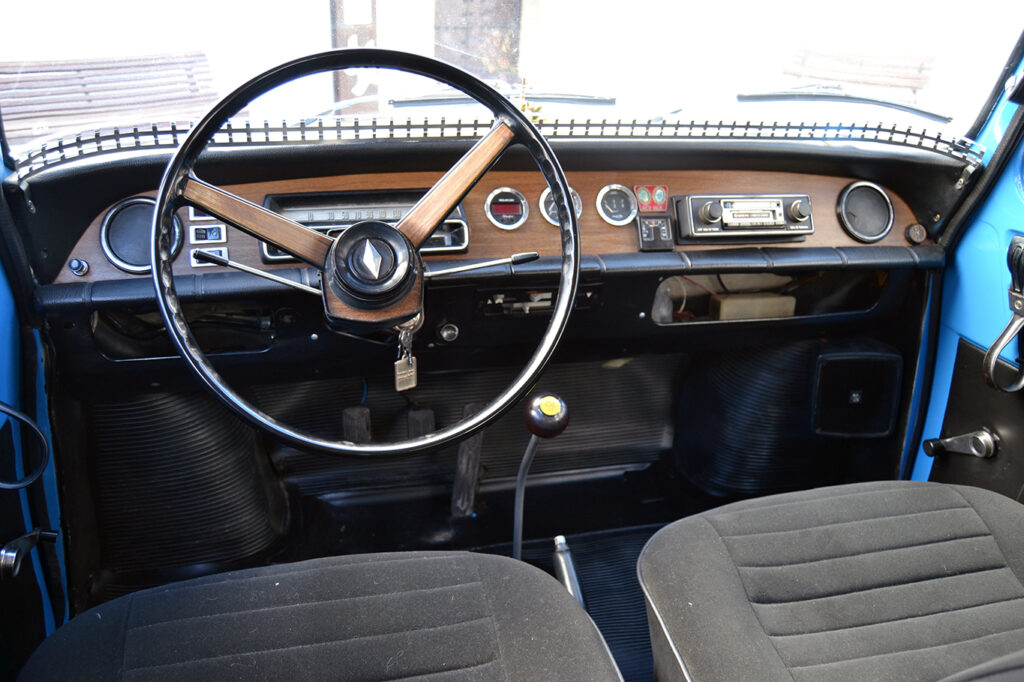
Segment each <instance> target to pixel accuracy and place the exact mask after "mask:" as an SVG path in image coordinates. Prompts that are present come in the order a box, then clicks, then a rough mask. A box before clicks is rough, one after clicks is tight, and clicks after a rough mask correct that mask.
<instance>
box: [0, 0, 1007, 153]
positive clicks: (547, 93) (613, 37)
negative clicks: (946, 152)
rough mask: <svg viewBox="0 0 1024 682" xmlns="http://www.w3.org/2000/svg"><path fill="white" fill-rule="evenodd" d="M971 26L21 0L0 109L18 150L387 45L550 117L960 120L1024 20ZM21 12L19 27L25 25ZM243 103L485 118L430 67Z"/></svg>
mask: <svg viewBox="0 0 1024 682" xmlns="http://www.w3.org/2000/svg"><path fill="white" fill-rule="evenodd" d="M970 9H971V12H972V13H973V14H974V15H976V16H986V17H1000V20H999V21H987V22H985V24H984V26H985V28H984V34H983V35H974V39H973V40H971V41H970V43H969V44H965V42H964V41H963V40H961V39H959V37H958V35H959V32H960V31H962V30H963V29H962V27H960V26H958V25H955V24H954V23H951V20H950V17H951V16H953V14H951V13H952V12H953V11H954V8H953V7H950V8H947V9H943V8H941V7H938V6H936V5H935V4H929V5H928V6H927V7H921V6H919V5H918V4H917V3H893V2H859V3H855V4H848V5H844V6H843V7H842V8H841V9H840V8H839V6H833V5H830V4H828V3H824V4H822V3H804V2H801V3H796V2H771V3H769V2H763V3H756V4H755V3H743V4H742V5H735V6H730V5H729V4H728V3H720V2H719V3H684V2H678V1H677V0H667V1H664V2H655V1H650V0H634V1H633V2H628V3H620V4H611V3H601V2H593V0H571V1H570V0H417V1H416V2H408V1H406V0H289V2H287V3H284V4H281V3H274V4H270V3H265V4H264V3H259V2H249V3H218V2H210V0H177V1H176V2H175V3H173V5H172V6H170V8H169V9H165V8H163V7H162V8H161V10H160V11H159V12H158V13H154V12H153V11H151V10H150V9H146V8H143V7H142V6H140V5H137V4H128V3H124V2H121V1H116V0H90V2H80V1H75V2H70V1H67V2H64V1H60V2H58V1H49V2H48V1H45V0H37V1H36V2H31V3H30V2H18V3H6V4H5V6H4V8H3V10H2V13H3V17H4V25H5V26H6V27H8V29H9V30H7V31H5V32H4V36H3V38H2V40H0V111H2V113H3V118H4V123H5V128H6V131H7V136H8V139H9V141H10V142H11V145H12V147H13V149H14V151H15V154H16V155H17V154H18V153H19V150H20V151H25V150H28V149H31V148H34V147H38V146H39V145H41V144H42V143H43V142H46V141H47V140H52V139H54V138H57V137H61V136H69V135H75V134H78V133H82V132H86V131H91V130H95V129H101V128H104V127H110V126H139V125H141V126H145V125H148V124H156V123H168V122H176V123H179V124H184V123H187V122H189V121H195V120H197V119H198V118H199V117H201V116H202V115H203V114H204V113H205V112H206V110H207V109H208V108H209V107H210V106H211V105H212V104H213V103H214V102H216V101H217V100H218V99H219V98H220V97H223V96H224V95H226V94H227V93H228V92H230V91H231V90H232V89H233V88H234V87H236V86H237V85H239V84H240V83H242V82H243V81H245V80H248V79H249V78H251V77H253V76H254V75H256V74H257V73H259V72H261V71H262V70H265V69H267V68H269V67H271V66H273V65H275V64H278V63H280V62H283V61H286V60H288V59H292V58H294V57H298V56H301V55H303V54H308V53H312V52H317V51H322V50H327V49H330V48H334V47H356V46H360V47H385V48H392V49H398V50H405V51H410V52H416V53H419V54H424V55H427V56H431V57H436V58H439V59H442V60H445V61H448V62H451V63H454V64H456V65H458V66H460V67H462V68H464V69H466V70H468V71H470V72H471V73H473V74H474V75H476V76H478V77H480V78H482V79H484V80H485V81H487V82H488V83H490V84H491V85H493V86H495V87H496V88H498V89H499V90H500V91H502V92H503V93H505V94H506V95H507V96H509V97H510V98H511V99H513V100H514V101H516V102H517V104H518V105H519V106H520V108H521V109H523V110H524V111H527V112H529V114H530V115H531V116H532V117H533V118H534V120H538V121H540V120H543V121H552V120H555V119H558V120H570V119H574V120H578V121H586V120H592V121H595V122H597V121H605V120H607V121H618V120H623V121H634V120H636V121H655V122H658V121H671V120H682V121H701V122H703V121H713V122H714V121H725V122H729V121H777V122H784V121H789V122H805V123H811V122H816V123H828V122H831V123H836V122H851V123H852V122H857V123H861V122H863V123H870V124H873V125H875V124H890V123H891V124H894V125H900V126H901V127H906V126H912V127H914V128H918V129H920V128H925V129H928V130H929V131H935V130H943V131H948V132H949V133H950V134H952V135H962V134H964V133H965V132H966V131H967V130H968V128H969V127H970V126H971V124H972V122H973V121H974V119H975V117H976V116H977V114H978V112H979V110H980V108H981V107H982V106H983V105H984V103H985V101H986V99H987V97H988V95H989V92H990V91H991V88H992V86H993V84H994V83H995V81H996V79H997V78H998V77H999V74H1000V70H1001V68H1002V67H1003V65H1004V63H1005V61H1006V59H1007V57H1008V55H1009V54H1010V52H1011V50H1012V48H1013V45H1014V44H1015V42H1016V41H1017V39H1018V37H1019V36H1020V34H1021V30H1022V27H1024V14H1022V13H1020V12H1009V13H1008V12H1006V11H1005V10H1006V9H1007V3H1006V2H1005V0H979V1H978V2H975V3H972V5H971V8H970ZM10 29H16V30H10ZM240 115H241V116H242V117H243V118H246V119H249V120H252V121H255V122H263V121H270V122H273V123H274V124H280V123H282V122H283V123H284V124H285V125H294V124H299V125H306V124H309V123H311V122H315V121H318V120H323V119H336V118H344V119H351V118H355V117H358V118H365V119H373V118H376V119H384V120H402V121H406V120H408V119H413V120H423V119H424V118H434V119H436V118H438V117H442V116H444V117H447V119H448V120H474V119H479V120H483V119H486V118H487V117H488V115H489V114H488V112H486V111H485V110H483V109H482V108H481V107H479V106H476V105H473V104H471V103H467V102H466V101H465V99H464V98H463V97H461V96H460V94H459V93H456V92H454V91H451V90H449V89H446V88H444V87H442V86H440V85H439V84H437V83H434V82H431V81H426V80H425V79H422V78H418V77H411V76H405V75H402V74H394V73H390V72H381V71H377V70H361V71H358V72H346V73H339V74H323V75H318V76H312V77H307V78H305V79H303V80H302V81H300V82H296V83H292V84H289V85H287V86H283V87H282V88H280V89H279V90H278V91H275V92H272V93H268V94H267V95H265V96H263V97H261V98H260V99H259V100H257V101H255V102H253V103H251V104H250V105H249V106H248V107H247V108H246V109H245V110H244V111H243V112H241V114H240Z"/></svg>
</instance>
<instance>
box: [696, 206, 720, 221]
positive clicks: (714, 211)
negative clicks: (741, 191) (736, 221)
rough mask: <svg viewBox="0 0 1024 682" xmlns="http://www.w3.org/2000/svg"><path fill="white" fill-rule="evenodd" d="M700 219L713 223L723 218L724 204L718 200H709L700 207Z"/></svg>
mask: <svg viewBox="0 0 1024 682" xmlns="http://www.w3.org/2000/svg"><path fill="white" fill-rule="evenodd" d="M698 214H699V215H700V219H701V220H703V221H704V222H705V223H707V224H709V225H711V224H714V223H717V222H718V221H719V220H721V219H722V205H721V204H720V203H718V202H717V201H709V202H707V203H705V204H704V205H703V206H701V207H700V211H699V212H698Z"/></svg>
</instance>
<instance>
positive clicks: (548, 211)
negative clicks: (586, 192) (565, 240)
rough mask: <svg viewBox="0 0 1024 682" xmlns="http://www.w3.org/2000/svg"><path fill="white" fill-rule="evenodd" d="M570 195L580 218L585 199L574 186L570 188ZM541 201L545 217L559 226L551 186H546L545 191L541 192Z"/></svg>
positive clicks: (541, 209)
mask: <svg viewBox="0 0 1024 682" xmlns="http://www.w3.org/2000/svg"><path fill="white" fill-rule="evenodd" d="M569 196H571V197H572V210H573V211H575V212H576V217H577V218H579V217H580V214H581V213H583V200H582V199H580V195H579V194H578V193H577V192H576V190H574V189H573V188H572V187H570V188H569ZM539 203H540V213H541V215H543V216H544V219H545V220H547V221H548V222H549V223H551V224H552V225H554V226H555V227H558V226H559V223H558V211H557V210H556V209H555V200H554V199H553V198H552V197H551V188H550V187H545V188H544V191H543V192H541V194H540V202H539Z"/></svg>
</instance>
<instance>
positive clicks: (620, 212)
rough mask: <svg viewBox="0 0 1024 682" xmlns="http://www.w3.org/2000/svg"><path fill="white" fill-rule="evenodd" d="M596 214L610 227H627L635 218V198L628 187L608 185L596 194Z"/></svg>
mask: <svg viewBox="0 0 1024 682" xmlns="http://www.w3.org/2000/svg"><path fill="white" fill-rule="evenodd" d="M597 212H598V213H599V214H600V215H601V217H602V218H604V221H605V222H606V223H608V224H610V225H615V226H621V225H628V224H629V223H631V222H633V219H634V218H636V213H637V204H636V197H635V196H633V193H632V192H631V191H629V188H628V187H623V186H622V185H608V186H606V187H603V188H602V189H601V191H600V192H598V193H597Z"/></svg>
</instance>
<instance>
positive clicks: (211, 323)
mask: <svg viewBox="0 0 1024 682" xmlns="http://www.w3.org/2000/svg"><path fill="white" fill-rule="evenodd" d="M308 4H309V6H313V5H314V2H313V0H309V2H308ZM315 4H316V5H317V6H318V7H319V6H320V5H323V6H324V7H323V8H322V9H324V10H325V11H326V6H327V5H328V4H329V5H330V11H331V22H330V25H331V27H332V33H331V36H330V44H329V45H326V47H324V46H321V45H320V43H319V42H314V41H310V44H311V45H313V46H314V48H313V49H306V50H303V51H301V52H294V53H293V54H291V56H290V58H287V59H278V58H277V57H276V55H277V52H274V51H273V50H272V49H270V48H268V55H267V61H268V62H270V63H268V64H266V68H252V66H251V65H250V66H249V67H248V70H244V71H242V73H245V74H247V75H246V76H245V77H242V78H237V79H235V80H233V81H232V84H231V86H230V87H223V86H221V85H219V81H218V82H217V83H216V87H215V83H214V80H213V78H212V76H211V75H210V71H211V69H212V68H215V67H216V66H217V64H218V62H217V60H216V59H214V58H213V57H208V55H206V54H205V53H203V52H202V51H199V50H196V51H188V50H181V51H177V52H173V53H172V52H164V53H161V54H160V55H155V54H154V53H149V54H148V56H145V57H137V56H136V54H135V52H133V51H132V50H130V49H129V48H128V47H124V48H123V49H124V53H123V54H120V53H119V52H118V49H121V48H118V49H114V48H113V47H111V48H110V49H109V50H108V51H107V52H108V53H107V54H102V53H101V52H102V51H96V52H95V54H94V53H93V52H89V51H82V52H81V54H77V53H76V54H74V55H71V56H69V55H70V52H69V51H59V50H54V51H53V52H52V54H53V55H54V57H53V58H47V59H42V58H39V59H36V58H34V57H33V58H31V59H29V58H27V57H21V56H19V55H17V54H14V53H13V52H12V50H10V49H7V48H6V47H5V45H4V42H5V39H3V38H0V126H2V127H0V142H2V143H3V171H2V173H3V175H2V193H0V329H2V330H3V334H4V336H3V341H2V342H0V366H2V371H0V375H2V377H3V378H2V381H0V413H2V414H0V418H2V420H3V421H0V510H2V514H0V530H2V533H0V544H2V545H3V547H2V549H0V604H2V610H0V612H2V613H3V614H4V615H5V618H3V619H0V678H3V679H22V680H36V679H54V680H57V679H140V680H142V679H144V680H149V679H345V680H397V679H406V678H423V679H427V678H429V679H459V680H462V679H466V680H469V679H473V680H476V679H488V680H489V679H505V680H554V679H566V680H570V679H571V680H605V679H609V680H650V679H658V680H688V681H692V680H696V681H703V680H767V679H770V680H852V679H877V680H911V679H913V680H983V679H984V680H1012V679H1024V532H1022V531H1024V506H1022V503H1024V460H1022V458H1024V431H1022V429H1021V424H1022V423H1024V422H1022V418H1024V403H1022V402H1021V400H1022V398H1021V393H1020V390H1021V388H1024V370H1022V369H1019V368H1022V367H1024V365H1021V360H1020V356H1021V350H1020V341H1019V337H1018V333H1019V332H1020V331H1021V330H1022V329H1024V191H1022V189H1021V188H1022V186H1024V142H1022V139H1024V37H1021V32H1020V28H1021V27H1020V26H1017V25H1014V26H1013V27H1012V28H1013V31H1012V35H1010V34H1011V32H1010V31H1009V29H1007V30H1005V31H1004V32H1005V33H1007V34H1008V35H1010V37H1011V38H1012V41H1010V42H1009V43H1006V44H1002V43H1000V44H999V45H997V46H995V47H992V48H991V49H990V50H989V51H990V52H991V53H992V54H994V55H995V57H993V60H994V61H993V62H992V63H987V64H988V65H987V66H986V67H985V68H984V69H983V68H982V66H981V64H980V61H979V63H978V64H977V65H976V66H975V65H974V62H972V61H971V60H970V59H968V62H969V64H968V65H967V66H964V65H961V67H962V68H963V73H970V78H971V79H973V80H975V81H978V82H980V83H981V85H977V84H975V90H978V91H979V92H981V93H982V96H981V97H980V99H979V101H978V102H977V103H973V104H971V107H973V108H967V105H965V108H966V109H967V110H968V111H969V112H973V113H971V114H970V116H969V118H970V120H965V119H964V118H963V116H962V115H960V114H959V113H958V114H957V116H959V118H955V119H954V118H941V117H940V119H939V120H941V121H945V123H937V122H936V120H935V118H934V117H935V116H936V115H935V114H934V113H932V112H931V111H930V110H929V106H928V102H930V101H931V100H928V98H927V97H924V96H921V97H917V93H918V92H922V93H925V92H928V91H929V90H928V88H931V87H933V85H934V83H936V82H939V83H943V82H945V81H942V79H941V78H940V76H939V75H937V74H940V72H942V69H943V68H946V66H948V63H949V62H947V61H944V57H943V56H941V55H940V56H939V57H935V58H932V57H929V58H928V59H924V58H919V57H914V58H911V57H909V56H907V55H899V54H896V53H895V52H893V53H892V54H890V53H886V52H885V51H884V50H883V51H882V53H883V56H882V57H879V56H877V55H875V56H863V55H862V56H860V57H858V58H857V59H854V58H853V57H851V56H850V55H849V54H846V53H840V51H839V50H833V51H829V50H828V49H827V48H826V47H820V46H819V47H817V48H813V49H812V48H806V49H805V48H801V49H799V50H796V51H795V52H793V55H794V56H793V57H792V60H791V61H790V62H787V64H788V66H787V67H786V68H787V71H786V73H787V77H792V78H799V79H808V78H810V79H818V80H820V81H827V82H833V81H834V82H843V83H845V84H846V85H844V86H843V87H844V88H846V87H847V86H849V84H851V83H853V84H861V85H863V84H865V83H867V84H869V85H873V86H875V90H874V91H872V92H873V93H875V94H872V95H871V96H870V97H868V96H859V95H858V96H856V97H855V96H853V95H850V94H848V90H847V89H839V90H837V89H835V88H832V86H827V87H826V89H825V90H821V89H820V87H819V88H818V89H813V88H812V89H810V90H807V89H805V90H797V91H795V94H794V91H787V92H781V93H780V92H772V91H770V90H769V91H766V93H767V94H749V95H743V96H738V99H737V97H734V96H733V95H734V93H733V90H735V88H734V87H731V86H730V87H731V89H730V90H729V96H730V100H731V101H730V104H736V102H737V101H738V102H740V103H743V102H749V103H750V104H752V105H755V106H756V105H758V104H759V103H763V102H764V101H774V102H781V103H782V104H783V105H784V106H787V107H789V106H792V107H796V108H795V109H793V111H797V112H802V111H807V112H808V113H807V116H808V118H802V117H803V114H802V113H798V114H797V115H796V117H791V118H789V119H788V121H786V122H784V120H783V119H777V120H776V119H771V120H769V119H767V118H765V119H761V118H757V119H750V120H746V119H743V120H740V119H737V120H728V121H726V120H724V119H723V120H721V121H718V120H717V119H715V120H710V119H709V120H704V119H700V118H699V117H697V118H691V114H690V113H685V114H683V115H675V114H674V113H670V111H671V109H670V108H669V107H665V108H661V109H660V112H661V113H658V114H657V115H653V114H651V115H648V116H646V117H645V118H640V119H639V120H638V119H637V118H632V116H628V117H622V116H620V115H618V114H615V115H614V116H613V115H607V117H606V114H605V113H593V111H597V110H596V109H594V110H593V111H592V108H593V107H603V106H605V105H606V104H608V101H610V102H611V103H612V104H614V103H615V100H614V98H604V100H602V99H601V97H598V96H597V95H591V94H587V95H575V94H574V95H571V96H570V95H569V94H566V93H556V92H543V91H538V93H533V92H532V91H529V90H528V87H529V85H528V83H527V79H526V76H523V74H525V73H526V72H527V70H528V65H529V63H530V62H529V52H528V47H529V45H528V43H529V41H530V40H532V38H530V36H531V35H534V34H533V33H531V31H536V30H539V29H535V28H533V26H534V23H533V22H535V21H539V19H538V16H540V15H544V12H545V11H550V12H553V13H556V14H557V12H558V11H560V10H554V9H550V8H549V9H545V8H548V7H549V6H550V5H551V4H552V3H551V2H549V0H521V2H510V3H502V2H496V1H493V0H458V1H457V2H456V0H436V1H435V2H433V3H424V4H425V5H429V6H430V8H429V12H427V16H428V19H429V21H428V24H429V26H428V29H429V32H430V34H431V35H432V36H434V38H435V39H436V41H437V42H436V45H435V44H433V43H432V44H431V45H432V46H431V47H430V49H426V48H422V49H421V48H420V47H416V46H415V45H411V44H410V43H409V42H408V39H406V38H403V39H402V40H397V39H396V40H397V44H396V43H395V42H388V40H387V36H388V35H389V34H388V33H387V31H396V30H397V29H394V28H387V30H385V28H386V27H387V26H389V25H388V24H387V22H388V21H391V19H388V17H390V16H392V15H394V14H395V13H396V12H397V13H398V14H401V12H402V11H408V12H409V13H410V16H411V15H412V14H415V13H417V12H424V11H426V10H423V9H416V10H413V9H411V8H408V7H407V8H405V9H404V10H403V9H402V8H398V9H396V6H397V5H401V3H395V2H391V1H390V0H366V1H365V2H357V1H355V0H330V2H327V1H326V0H324V1H322V2H317V3H315ZM554 4H558V3H554ZM650 5H651V6H652V7H654V6H657V3H650ZM303 6H305V5H303ZM643 6H644V7H645V8H646V7H647V5H643ZM367 8H369V9H367ZM443 8H447V9H445V11H446V12H447V11H452V12H455V9H452V8H456V9H457V12H456V14H453V15H451V16H457V19H451V18H450V16H449V15H448V14H444V13H443V12H442V9H443ZM357 9H358V10H359V11H358V13H359V14H360V15H361V16H362V14H363V13H364V10H365V17H364V18H362V19H359V20H358V21H357V20H356V19H357V17H356V14H357ZM371 10H372V11H371ZM12 11H13V10H12ZM37 11H38V10H37ZM211 11H213V10H211ZM680 11H682V10H680ZM3 12H4V10H0V14H2V13H3ZM389 13H390V14H389ZM417 16H418V15H417ZM544 16H547V15H544ZM552 16H554V15H552ZM346 17H347V18H346ZM289 21H290V20H289ZM408 21H409V25H410V26H411V24H412V19H411V18H410V19H409V20H408ZM395 22H396V23H394V24H391V25H390V26H399V25H401V24H402V22H401V21H399V20H397V19H396V20H395ZM502 22H506V23H502ZM509 22H510V23H509ZM1018 23H1019V22H1018ZM244 25H245V23H244V21H242V20H240V26H244ZM506 25H509V26H515V32H514V34H511V33H510V34H508V35H514V40H512V41H511V42H509V40H504V39H499V37H500V36H506V33H505V32H504V31H505V29H501V31H498V30H497V29H495V31H494V32H490V33H488V31H489V30H490V28H491V27H492V26H499V27H500V26H506ZM409 30H410V31H411V29H409ZM548 30H552V31H553V30H555V29H548ZM403 35H404V34H403ZM480 36H483V37H480ZM403 41H405V42H403ZM459 41H462V42H459ZM297 42H299V43H301V41H297ZM1004 42H1005V41H1004ZM184 44H185V45H191V44H192V43H191V42H189V41H188V40H185V41H184ZM14 45H18V43H17V41H15V42H14ZM458 45H461V46H463V48H465V49H466V50H468V49H470V47H472V49H473V50H479V51H480V52H478V53H477V54H476V56H474V55H471V54H469V53H468V52H465V51H463V52H460V51H459V50H457V49H456V48H455V47H451V46H458ZM509 45H512V46H513V47H509ZM467 46H470V47H467ZM481 46H482V47H481ZM108 47H110V46H109V45H108ZM322 47H323V49H321V48H322ZM12 49H13V48H12ZM19 49H20V48H19ZM221 49H226V48H224V47H223V46H222V48H221ZM289 49H291V48H289ZM580 49H583V48H580ZM595 49H596V48H595ZM488 50H490V52H488ZM510 50H511V52H510ZM637 50H638V52H637V53H636V54H638V55H643V54H646V53H644V52H643V50H642V48H639V47H638V48H637ZM139 54H144V53H143V52H139ZM211 54H216V52H213V53H211ZM508 54H515V55H518V56H517V59H518V60H519V61H518V62H517V63H513V64H512V66H509V63H506V62H502V61H501V60H500V59H498V57H499V56H502V55H505V56H506V57H507V55H508ZM624 54H625V53H624ZM787 54H788V53H787ZM936 54H938V53H936ZM943 54H945V53H943ZM480 55H484V56H483V57H481V56H480ZM496 55H497V56H496ZM272 58H273V61H272V62H271V59H272ZM979 60H980V58H979ZM510 63H511V62H510ZM516 64H518V66H516ZM993 64H995V65H994V66H993ZM968 67H969V68H968ZM708 68H710V67H708ZM510 69H511V70H510ZM517 69H518V70H517ZM585 69H586V67H585V65H581V66H580V70H581V73H584V72H585ZM364 71H368V72H372V73H374V74H378V73H379V74H381V75H380V80H379V81H373V83H374V84H373V85H371V86H369V87H365V86H366V81H365V80H360V79H359V78H357V77H355V76H352V75H351V74H353V73H362V72H364ZM396 74H397V75H396ZM495 74H505V75H502V79H501V82H498V79H496V77H495ZM507 74H513V75H514V76H522V78H520V79H519V81H516V80H514V79H513V78H512V77H511V76H508V75H507ZM605 75H607V74H605ZM374 77H375V78H376V77H377V76H374ZM532 77H533V76H531V78H532ZM389 78H394V79H395V80H394V83H398V84H399V85H400V86H401V87H402V88H405V84H406V83H407V81H406V80H405V79H415V80H416V82H419V81H429V82H430V83H432V84H434V85H432V86H431V87H434V86H435V85H436V86H437V87H440V88H441V89H440V90H437V89H436V88H435V90H431V91H429V92H430V93H431V94H423V91H418V90H416V89H415V88H411V89H409V88H406V90H405V91H403V92H401V93H400V95H399V94H395V92H396V89H393V88H392V87H391V86H390V85H389V83H391V81H389V80H388V79H389ZM311 79H312V80H311ZM829 79H832V80H831V81H830V80H829ZM585 80H586V78H585V77H584V76H580V82H584V81H585ZM408 82H412V80H410V81H408ZM538 82H541V81H540V80H539V78H538ZM800 82H804V81H803V80H801V81H800ZM509 83H511V85H509ZM517 83H518V85H517ZM306 84H309V85H306ZM321 86H323V87H322V88H321ZM307 87H308V89H310V90H311V91H312V90H313V89H314V88H320V89H323V90H324V91H325V92H329V93H330V97H329V99H330V102H329V103H328V104H326V105H323V106H322V108H319V109H318V108H316V107H313V111H312V112H310V111H306V110H305V109H302V108H301V107H300V108H299V109H298V110H299V112H300V113H298V114H295V115H291V114H290V115H289V116H290V117H289V118H284V119H281V118H278V119H276V120H273V119H270V118H264V117H263V114H262V113H261V112H262V111H264V109H263V108H262V107H265V106H270V105H269V104H267V102H271V103H274V102H278V101H285V100H289V101H291V102H292V103H294V101H297V98H298V97H299V96H300V95H301V94H302V93H303V92H304V91H303V90H302V89H301V88H307ZM397 87H398V86H396V88H397ZM647 87H653V86H651V85H650V84H649V83H647V84H644V83H641V84H639V85H636V88H637V92H641V93H642V92H644V91H645V90H644V88H647ZM816 87H817V86H816ZM965 87H966V86H965ZM829 88H832V89H829ZM885 88H889V89H890V90H892V91H894V92H896V91H899V92H903V93H914V97H911V98H909V99H906V100H905V101H902V100H901V101H897V102H895V103H893V102H882V103H881V105H880V104H879V102H880V101H881V98H880V97H879V96H878V95H877V92H878V91H879V89H883V90H884V89H885ZM318 91H319V90H318ZM750 92H753V91H750ZM850 92H852V91H850ZM83 93H86V94H85V95H83ZM280 93H284V94H280ZM438 93H440V94H438ZM274 97H277V99H276V100H274V99H273V98H274ZM651 97H653V95H652V96H651ZM581 98H582V100H583V101H581ZM588 98H589V99H588ZM619 99H620V100H621V101H625V99H626V97H625V96H624V95H623V96H620V98H619ZM851 99H852V100H856V101H855V102H854V104H855V105H857V106H861V105H863V106H872V107H876V108H878V107H879V106H881V107H883V108H881V109H880V110H879V111H880V112H881V113H879V112H877V111H876V112H874V113H875V116H876V117H881V118H875V119H872V121H871V122H863V121H859V120H858V121H857V122H853V121H850V120H849V119H842V120H841V118H840V117H839V116H836V117H834V118H828V119H826V118H811V117H810V116H812V114H811V113H809V112H810V110H809V109H806V110H805V109H803V108H802V107H805V106H808V107H809V106H812V105H816V104H827V105H830V106H836V107H841V106H848V105H849V104H848V103H847V102H845V101H842V100H851ZM811 100H814V101H813V102H812V101H811ZM819 100H826V101H825V102H821V101H819ZM652 101H653V100H652ZM900 102H902V103H900ZM620 103H621V102H620ZM559 106H569V107H577V106H583V107H589V108H587V109H584V110H583V113H582V114H579V113H577V114H574V115H572V117H564V118H563V117H557V116H556V114H554V113H550V112H554V111H557V107H559ZM609 106H610V105H609ZM659 106H660V105H659ZM737 106H739V105H737ZM744 106H745V105H744ZM435 107H438V108H437V109H435ZM317 111H320V112H323V113H317ZM839 111H843V110H841V109H840V110H839ZM886 112H894V113H892V115H893V116H897V118H898V116H912V117H918V118H921V117H923V120H924V122H923V123H920V122H917V121H916V120H915V122H914V123H913V124H912V125H908V124H904V123H895V122H890V118H889V116H888V114H887V113H886ZM435 113H436V114H437V115H434V114H435ZM113 116H120V117H121V118H120V119H118V120H117V121H116V124H109V123H108V121H109V120H112V118H111V117H113ZM929 116H930V117H932V118H930V119H929V118H928V117H929ZM897 118H894V119H892V120H897ZM65 119H66V120H65ZM898 120H900V121H902V120H903V119H902V118H898ZM951 121H952V123H950V122H951ZM957 123H959V124H960V125H961V127H960V128H951V127H948V126H947V127H944V126H945V125H946V124H949V126H953V125H956V124H957ZM62 126H66V127H62ZM951 131H952V132H951Z"/></svg>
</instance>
